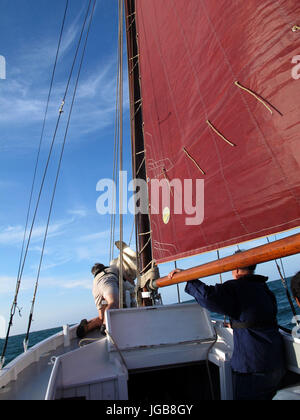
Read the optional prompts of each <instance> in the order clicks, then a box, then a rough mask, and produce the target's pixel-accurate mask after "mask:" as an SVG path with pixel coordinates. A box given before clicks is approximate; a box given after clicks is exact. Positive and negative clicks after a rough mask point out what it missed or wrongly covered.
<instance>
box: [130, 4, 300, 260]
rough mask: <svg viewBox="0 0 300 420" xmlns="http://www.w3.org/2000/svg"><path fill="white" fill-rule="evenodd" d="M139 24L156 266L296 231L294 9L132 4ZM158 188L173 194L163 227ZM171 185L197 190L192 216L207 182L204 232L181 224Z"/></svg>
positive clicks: (299, 51)
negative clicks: (198, 184)
mask: <svg viewBox="0 0 300 420" xmlns="http://www.w3.org/2000/svg"><path fill="white" fill-rule="evenodd" d="M136 23H137V30H138V45H139V65H140V74H141V88H142V106H143V121H144V139H145V153H146V167H147V177H148V181H149V184H148V185H149V190H150V220H151V230H152V239H153V258H154V259H155V260H156V261H157V262H158V263H161V262H166V261H170V260H175V259H179V258H183V257H188V256H191V255H195V254H197V253H201V252H205V251H209V250H213V249H218V248H221V247H225V246H229V245H232V244H236V243H240V242H244V241H248V240H251V239H253V238H258V237H262V236H266V235H269V234H272V233H277V232H279V231H284V230H287V229H291V228H293V227H297V226H299V225H300V143H299V142H300V138H299V135H300V134H299V133H300V106H299V103H300V65H299V63H300V30H298V25H300V3H299V1H298V0H278V1H276V2H274V1H271V0H261V1H257V0H248V1H247V2H244V1H238V0H234V1H230V2H229V1H228V0H138V1H136ZM299 29H300V28H299ZM236 82H238V83H236ZM202 171H203V172H202ZM155 179H156V180H163V179H165V180H166V181H167V184H168V185H169V187H170V190H172V191H173V192H172V193H171V204H170V212H171V214H170V218H168V217H167V216H168V215H167V214H165V215H163V212H162V208H160V209H159V213H158V214H155V212H157V211H158V209H155V208H154V205H153V199H154V198H153V192H152V193H151V188H150V186H151V185H152V184H151V182H150V181H153V180H155ZM175 179H179V180H181V181H182V186H183V180H185V179H192V180H193V182H194V188H193V205H194V206H195V200H198V207H199V209H200V208H201V204H200V203H199V200H202V197H201V194H200V193H199V194H200V195H199V196H198V195H197V191H196V188H195V181H196V179H203V180H204V219H203V221H202V220H201V222H202V223H200V224H196V225H188V224H187V223H186V220H187V217H191V216H190V215H187V214H186V213H185V212H184V205H183V202H184V192H185V191H184V188H183V191H182V192H180V189H178V190H173V189H172V188H171V185H172V184H171V182H172V181H173V180H175ZM200 190H201V189H200ZM174 200H177V204H176V205H178V200H182V207H183V213H182V214H175V213H176V211H175V210H176V208H175V207H176V206H175V207H174ZM199 211H200V210H199ZM177 213H178V211H177ZM164 217H165V219H164ZM163 219H164V220H163ZM168 219H169V220H168Z"/></svg>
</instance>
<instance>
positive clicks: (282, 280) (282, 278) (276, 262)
mask: <svg viewBox="0 0 300 420" xmlns="http://www.w3.org/2000/svg"><path fill="white" fill-rule="evenodd" d="M267 241H268V243H270V240H269V238H267ZM274 261H275V264H276V267H277V270H278V273H279V275H280V279H281V283H282V286H283V287H284V289H285V293H286V297H287V300H288V302H289V305H290V307H291V311H292V313H293V315H294V317H295V320H296V322H297V324H298V325H300V321H299V320H298V318H297V313H296V309H295V306H294V304H293V300H292V297H291V294H290V292H289V289H288V285H287V282H286V276H285V272H284V268H283V262H282V258H280V261H281V266H282V270H281V268H280V266H279V264H278V261H277V260H274ZM282 273H283V274H284V275H283V274H282Z"/></svg>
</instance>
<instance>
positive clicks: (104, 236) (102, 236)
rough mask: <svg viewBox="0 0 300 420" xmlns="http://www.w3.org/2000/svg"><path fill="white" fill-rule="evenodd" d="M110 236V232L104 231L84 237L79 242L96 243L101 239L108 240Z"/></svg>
mask: <svg viewBox="0 0 300 420" xmlns="http://www.w3.org/2000/svg"><path fill="white" fill-rule="evenodd" d="M109 235H110V231H109V230H104V231H103V232H96V233H91V234H89V235H83V236H80V237H79V238H78V241H79V242H95V241H98V240H99V239H108V238H109Z"/></svg>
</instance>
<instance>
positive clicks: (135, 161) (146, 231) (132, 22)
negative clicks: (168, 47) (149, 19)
mask: <svg viewBox="0 0 300 420" xmlns="http://www.w3.org/2000/svg"><path fill="white" fill-rule="evenodd" d="M125 13H126V18H125V21H126V33H127V54H128V77H129V96H130V115H131V138H132V140H131V146H132V174H133V179H137V178H140V179H143V180H146V166H145V145H144V133H143V117H142V106H141V104H142V96H141V85H140V71H139V52H138V41H137V40H138V34H137V29H136V19H135V0H125ZM137 171H138V173H137ZM135 228H136V243H137V263H138V268H139V272H140V273H141V272H143V271H144V270H146V269H147V267H148V266H150V264H151V261H152V246H151V233H150V230H151V229H150V220H149V215H148V214H142V213H140V212H135ZM141 250H142V252H141ZM144 291H145V292H147V289H145V290H144ZM140 303H141V304H142V305H143V306H150V305H151V304H152V302H151V299H149V298H144V299H143V298H141V300H140Z"/></svg>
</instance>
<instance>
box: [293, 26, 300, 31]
mask: <svg viewBox="0 0 300 420" xmlns="http://www.w3.org/2000/svg"><path fill="white" fill-rule="evenodd" d="M292 31H293V32H298V31H300V26H298V25H294V26H293V27H292Z"/></svg>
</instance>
